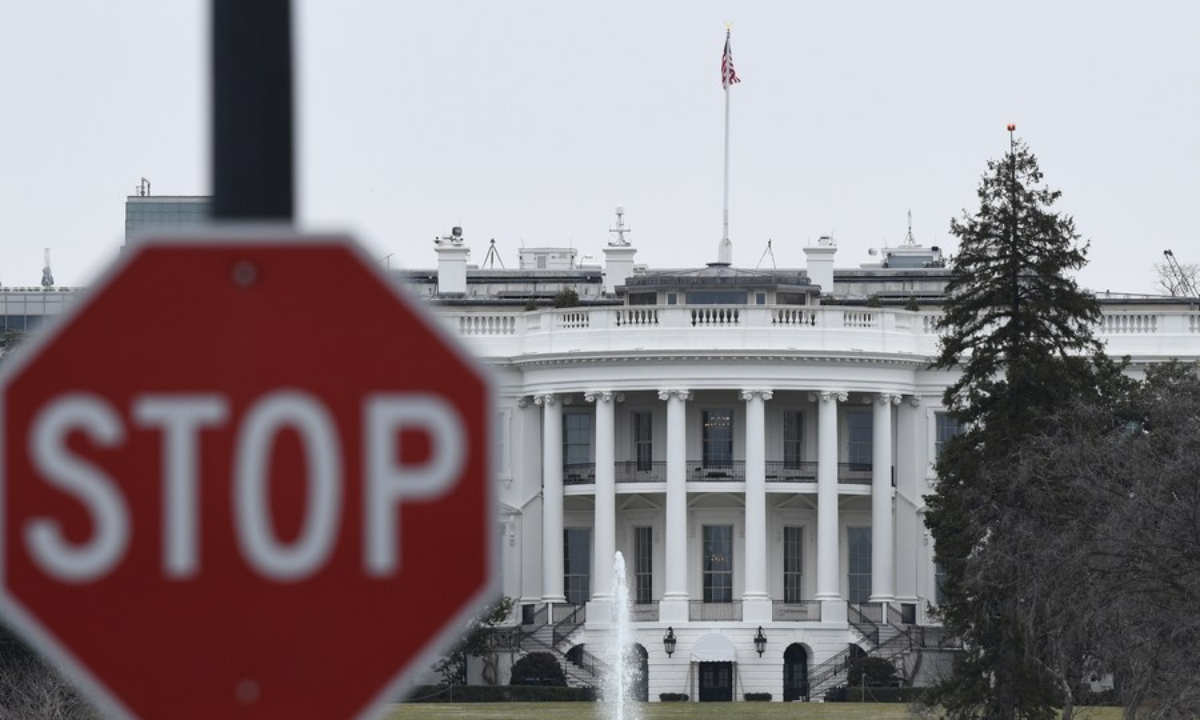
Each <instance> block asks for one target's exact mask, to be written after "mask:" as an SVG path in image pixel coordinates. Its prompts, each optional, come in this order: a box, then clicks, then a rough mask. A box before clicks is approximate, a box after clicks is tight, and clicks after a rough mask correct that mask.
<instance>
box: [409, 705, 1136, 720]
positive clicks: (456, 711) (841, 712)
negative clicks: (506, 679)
mask: <svg viewBox="0 0 1200 720" xmlns="http://www.w3.org/2000/svg"><path fill="white" fill-rule="evenodd" d="M597 709H598V708H597V705H596V704H595V703H465V704H452V703H413V704H406V705H396V706H395V708H394V709H393V710H392V712H391V713H390V714H388V715H387V720H593V718H596V717H597ZM910 717H912V716H910V715H909V714H908V706H907V705H904V704H903V703H895V704H892V703H888V704H883V703H878V704H876V703H781V702H772V703H759V702H754V703H746V702H739V703H679V702H670V703H649V704H646V705H643V706H642V720H672V719H673V718H688V720H733V718H737V719H738V720H741V718H753V719H757V718H763V719H764V720H770V719H771V718H788V719H789V720H902V719H903V720H907V719H908V718H910ZM1075 717H1076V719H1077V720H1120V717H1121V709H1120V708H1108V707H1106V708H1086V709H1077V710H1076V715H1075Z"/></svg>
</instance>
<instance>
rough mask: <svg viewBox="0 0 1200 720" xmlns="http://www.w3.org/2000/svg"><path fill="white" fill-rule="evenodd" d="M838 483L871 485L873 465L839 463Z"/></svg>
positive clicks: (867, 463) (866, 463)
mask: <svg viewBox="0 0 1200 720" xmlns="http://www.w3.org/2000/svg"><path fill="white" fill-rule="evenodd" d="M838 482H839V483H844V484H846V485H870V484H871V463H869V462H843V463H838Z"/></svg>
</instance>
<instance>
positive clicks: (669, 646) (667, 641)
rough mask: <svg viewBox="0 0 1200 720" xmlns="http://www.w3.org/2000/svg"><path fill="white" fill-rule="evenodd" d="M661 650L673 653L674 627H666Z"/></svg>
mask: <svg viewBox="0 0 1200 720" xmlns="http://www.w3.org/2000/svg"><path fill="white" fill-rule="evenodd" d="M663 650H666V651H667V657H671V655H673V654H674V653H675V628H673V627H668V628H667V634H666V635H663ZM760 654H761V653H760Z"/></svg>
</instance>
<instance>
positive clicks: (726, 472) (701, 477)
mask: <svg viewBox="0 0 1200 720" xmlns="http://www.w3.org/2000/svg"><path fill="white" fill-rule="evenodd" d="M687 479H688V482H746V463H744V462H742V461H741V460H731V461H730V462H729V463H728V464H725V465H705V464H704V462H703V461H701V460H689V461H688V464H687Z"/></svg>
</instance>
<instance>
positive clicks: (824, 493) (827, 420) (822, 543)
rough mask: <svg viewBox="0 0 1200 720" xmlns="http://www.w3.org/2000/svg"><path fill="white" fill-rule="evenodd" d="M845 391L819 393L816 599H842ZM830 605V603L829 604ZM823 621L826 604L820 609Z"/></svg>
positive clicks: (825, 618)
mask: <svg viewBox="0 0 1200 720" xmlns="http://www.w3.org/2000/svg"><path fill="white" fill-rule="evenodd" d="M845 400H846V393H844V392H829V391H825V392H822V393H820V395H819V396H818V400H817V406H818V407H817V599H818V600H826V601H837V600H841V597H842V596H841V592H840V589H839V587H840V583H839V582H838V561H839V553H838V428H837V424H838V411H837V407H838V405H837V404H838V402H839V401H842V402H845ZM826 605H829V603H826ZM821 617H822V619H823V620H829V619H831V618H829V617H827V616H826V612H825V607H822V609H821Z"/></svg>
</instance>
